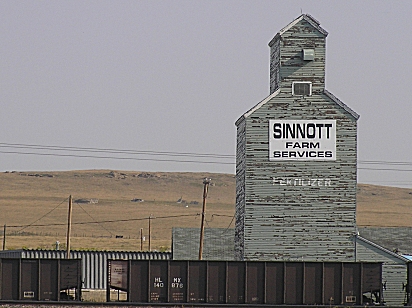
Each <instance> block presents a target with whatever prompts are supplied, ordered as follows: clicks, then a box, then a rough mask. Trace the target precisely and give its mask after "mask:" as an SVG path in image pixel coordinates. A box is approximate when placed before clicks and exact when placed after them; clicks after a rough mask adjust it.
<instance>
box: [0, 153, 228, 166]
mask: <svg viewBox="0 0 412 308" xmlns="http://www.w3.org/2000/svg"><path fill="white" fill-rule="evenodd" d="M0 153H3V154H22V155H38V156H55V157H76V158H98V159H119V160H138V161H158V162H175V163H198V164H218V165H233V164H234V163H233V162H217V161H201V160H177V159H155V158H135V157H119V156H95V155H75V154H50V153H33V152H17V151H0Z"/></svg>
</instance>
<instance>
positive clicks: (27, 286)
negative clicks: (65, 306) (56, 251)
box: [0, 259, 82, 301]
mask: <svg viewBox="0 0 412 308" xmlns="http://www.w3.org/2000/svg"><path fill="white" fill-rule="evenodd" d="M81 272H82V271H81V260H80V259H69V260H67V259H65V260H61V259H0V278H1V279H0V300H7V301H10V300H22V301H24V300H27V301H60V300H80V299H81V284H82V280H81Z"/></svg>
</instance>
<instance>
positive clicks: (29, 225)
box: [10, 198, 68, 233]
mask: <svg viewBox="0 0 412 308" xmlns="http://www.w3.org/2000/svg"><path fill="white" fill-rule="evenodd" d="M67 200H68V198H66V199H64V200H63V201H62V202H60V203H59V204H58V205H57V206H56V207H55V208H53V209H52V210H51V211H49V212H47V213H46V214H44V215H43V216H42V217H40V218H38V219H36V220H35V221H33V222H32V223H31V224H28V225H25V226H24V225H23V226H10V227H23V228H22V229H21V230H18V231H17V233H20V232H21V231H23V230H24V229H26V228H28V227H32V226H35V225H34V224H35V223H36V222H38V221H39V220H41V219H43V218H44V217H46V216H47V215H49V214H50V213H51V212H53V211H54V210H55V209H57V208H58V207H59V206H60V205H62V204H63V203H64V202H66V201H67Z"/></svg>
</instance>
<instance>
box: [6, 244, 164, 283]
mask: <svg viewBox="0 0 412 308" xmlns="http://www.w3.org/2000/svg"><path fill="white" fill-rule="evenodd" d="M65 257H66V251H64V250H4V251H0V259H9V258H21V259H64V258H65ZM70 258H71V259H81V260H82V277H83V285H82V288H83V289H106V286H107V272H106V271H107V260H108V259H118V260H169V259H171V253H168V252H154V251H152V252H148V251H147V252H139V251H134V252H133V251H76V250H72V251H71V252H70Z"/></svg>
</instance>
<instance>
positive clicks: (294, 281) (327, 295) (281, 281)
mask: <svg viewBox="0 0 412 308" xmlns="http://www.w3.org/2000/svg"><path fill="white" fill-rule="evenodd" d="M107 273H108V279H107V281H108V288H107V301H110V300H111V298H110V290H112V289H115V290H118V291H119V292H120V291H122V292H124V293H125V294H126V296H125V301H126V302H133V303H153V304H154V303H181V304H184V303H188V304H208V305H211V304H212V305H213V304H216V305H219V306H220V305H224V304H232V305H233V304H250V305H252V304H253V305H340V304H344V305H364V304H372V303H373V304H381V303H382V264H381V263H353V262H351V263H349V262H347V263H346V262H343V263H342V262H268V261H267V262H260V261H249V262H248V261H246V262H240V261H239V262H237V261H170V260H169V261H150V260H146V261H144V260H109V262H108V271H107Z"/></svg>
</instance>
